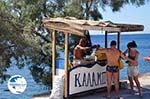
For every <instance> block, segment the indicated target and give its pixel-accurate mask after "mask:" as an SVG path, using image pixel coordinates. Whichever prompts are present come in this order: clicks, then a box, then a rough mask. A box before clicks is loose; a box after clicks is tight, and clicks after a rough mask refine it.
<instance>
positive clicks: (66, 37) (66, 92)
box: [64, 33, 69, 97]
mask: <svg viewBox="0 0 150 99" xmlns="http://www.w3.org/2000/svg"><path fill="white" fill-rule="evenodd" d="M68 38H69V36H68V33H65V64H64V65H65V82H64V83H65V86H64V88H65V89H64V91H65V93H64V94H65V97H67V96H68V87H67V85H68V83H67V76H68V63H69V62H68V43H69V42H68Z"/></svg>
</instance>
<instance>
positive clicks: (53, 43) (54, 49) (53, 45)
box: [52, 30, 56, 81]
mask: <svg viewBox="0 0 150 99" xmlns="http://www.w3.org/2000/svg"><path fill="white" fill-rule="evenodd" d="M54 75H56V33H55V30H53V32H52V81H53V79H54Z"/></svg>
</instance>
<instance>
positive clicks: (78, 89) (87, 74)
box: [43, 17, 144, 98]
mask: <svg viewBox="0 0 150 99" xmlns="http://www.w3.org/2000/svg"><path fill="white" fill-rule="evenodd" d="M43 25H44V27H45V28H47V29H49V30H52V31H53V32H52V75H53V77H54V76H55V75H62V74H64V77H65V79H64V97H66V98H70V97H72V96H74V95H76V94H80V93H84V92H88V91H93V90H97V89H100V88H102V87H105V86H106V76H105V73H106V66H105V65H103V66H101V64H100V63H99V62H97V61H95V62H94V63H92V64H87V65H82V64H80V65H79V66H76V67H72V68H70V62H69V58H68V56H69V53H68V44H69V42H68V41H69V40H68V39H69V33H71V34H73V35H77V36H81V37H84V36H85V34H84V31H85V30H96V31H105V48H107V44H108V39H107V36H108V33H116V34H117V42H118V44H117V45H118V49H119V48H120V35H121V32H131V31H132V32H133V31H143V29H144V26H143V25H134V24H119V23H113V22H111V21H102V20H100V21H91V20H78V19H76V18H72V17H67V18H46V19H44V20H43ZM56 31H60V32H63V33H64V34H65V55H64V59H65V62H64V64H62V65H63V66H62V67H63V68H57V67H56V39H57V38H56Z"/></svg>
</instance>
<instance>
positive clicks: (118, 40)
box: [117, 32, 121, 50]
mask: <svg viewBox="0 0 150 99" xmlns="http://www.w3.org/2000/svg"><path fill="white" fill-rule="evenodd" d="M120 33H121V32H118V35H117V42H118V44H117V45H118V47H117V48H118V49H119V50H120Z"/></svg>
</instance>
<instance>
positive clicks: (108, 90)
mask: <svg viewBox="0 0 150 99" xmlns="http://www.w3.org/2000/svg"><path fill="white" fill-rule="evenodd" d="M111 82H112V73H111V72H108V71H107V97H110V96H111Z"/></svg>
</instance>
